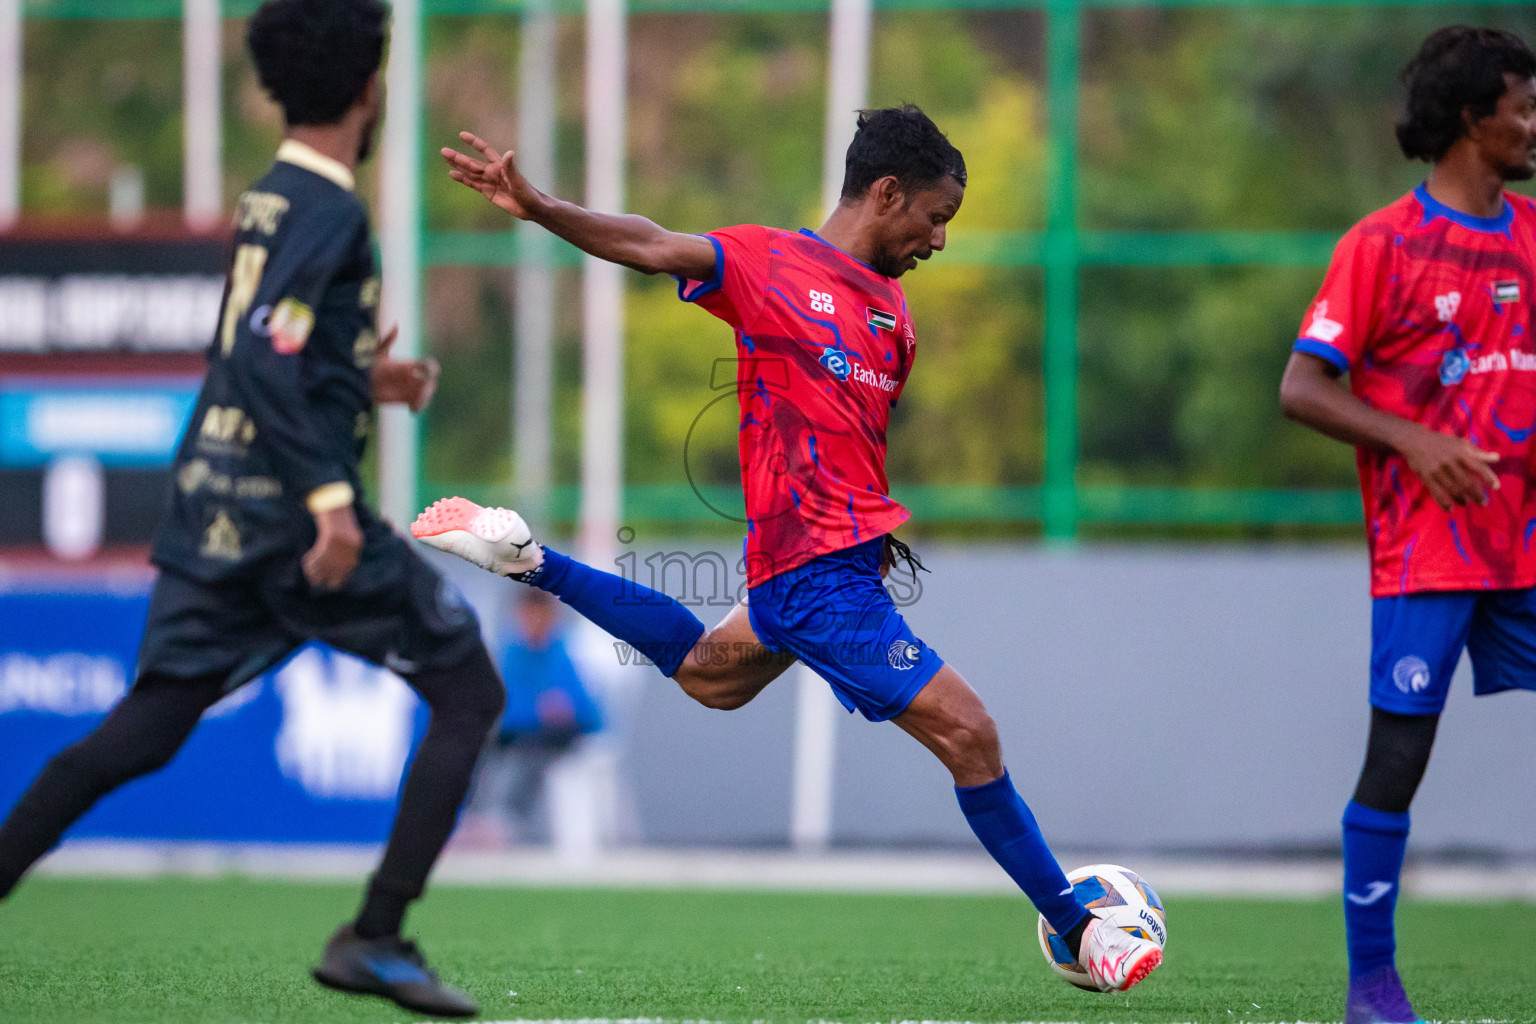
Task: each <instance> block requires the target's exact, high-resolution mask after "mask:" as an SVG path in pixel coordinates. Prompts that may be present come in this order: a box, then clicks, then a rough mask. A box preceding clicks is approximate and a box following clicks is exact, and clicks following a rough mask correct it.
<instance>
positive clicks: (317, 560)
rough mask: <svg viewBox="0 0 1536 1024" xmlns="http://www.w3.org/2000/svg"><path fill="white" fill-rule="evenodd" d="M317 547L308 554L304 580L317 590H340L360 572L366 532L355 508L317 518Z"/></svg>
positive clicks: (336, 511)
mask: <svg viewBox="0 0 1536 1024" xmlns="http://www.w3.org/2000/svg"><path fill="white" fill-rule="evenodd" d="M315 532H316V534H317V535H316V537H315V546H314V547H312V548H310V549H309V550H308V551H307V552H305V554H304V558H303V562H302V564H303V566H304V578H305V579H307V580H309V585H310V586H312V587H314V588H315V589H316V590H336V589H338V588H340V587H341V585H342V584H343V583H345V582H347V577H349V576H351V575H352V570H353V569H355V568H357V557H358V555H359V554H360V553H361V552H362V550H363V531H362V528H361V527H360V526H358V525H357V513H355V512H353V511H352V506H351V505H345V506H343V507H341V508H334V509H331V510H330V511H329V512H319V513H316V514H315Z"/></svg>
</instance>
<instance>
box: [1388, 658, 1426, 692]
mask: <svg viewBox="0 0 1536 1024" xmlns="http://www.w3.org/2000/svg"><path fill="white" fill-rule="evenodd" d="M1392 682H1394V683H1396V684H1397V688H1398V689H1399V690H1401V691H1402V692H1403V693H1421V692H1423V691H1424V690H1425V689H1427V688H1428V687H1429V666H1428V665H1426V664H1425V663H1424V659H1423V658H1418V657H1415V656H1414V655H1412V654H1409V655H1407V656H1405V657H1402V658H1399V659H1397V664H1396V665H1393V666H1392Z"/></svg>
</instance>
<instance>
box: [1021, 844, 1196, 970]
mask: <svg viewBox="0 0 1536 1024" xmlns="http://www.w3.org/2000/svg"><path fill="white" fill-rule="evenodd" d="M1067 881H1069V882H1071V883H1072V888H1073V889H1074V890H1075V891H1076V893H1077V895H1078V897H1079V898H1081V899H1082V901H1083V903H1084V904H1086V905H1087V907H1088V909H1089V910H1092V911H1093V912H1094V914H1095V915H1096V916H1098V917H1100V918H1102V919H1104V920H1105V921H1107V922H1108V923H1110V924H1112V925H1115V926H1116V927H1118V928H1124V929H1125V930H1126V931H1128V932H1130V933H1131V934H1132V935H1136V936H1139V937H1141V938H1143V939H1151V940H1152V941H1153V942H1155V943H1157V944H1158V946H1164V945H1167V943H1168V913H1167V911H1165V910H1164V909H1163V901H1162V900H1161V899H1159V898H1158V895H1157V893H1156V892H1155V891H1153V889H1152V887H1151V886H1150V885H1148V884H1147V883H1146V880H1145V879H1143V878H1142V877H1141V876H1140V875H1138V874H1137V873H1136V872H1134V871H1132V870H1131V869H1130V868H1123V867H1121V866H1120V865H1118V864H1090V865H1088V866H1087V867H1084V868H1078V869H1077V870H1076V871H1069V872H1067ZM1038 930H1039V933H1040V951H1041V952H1042V953H1044V954H1045V962H1046V963H1048V964H1050V965H1051V970H1053V971H1055V972H1056V974H1057V976H1058V977H1060V978H1062V979H1063V980H1065V981H1068V982H1071V983H1072V984H1073V985H1076V986H1077V987H1078V988H1081V989H1087V990H1088V991H1090V992H1097V991H1098V989H1097V988H1095V987H1094V985H1093V983H1092V982H1090V981H1089V980H1088V972H1087V971H1085V970H1083V968H1082V967H1081V966H1079V965H1078V962H1077V961H1076V960H1075V959H1073V957H1072V953H1071V951H1069V950H1068V949H1067V944H1066V942H1064V941H1063V940H1062V938H1061V936H1059V935H1057V934H1056V930H1055V929H1054V928H1052V927H1051V926H1050V925H1049V924H1048V923H1047V922H1046V920H1045V918H1044V917H1042V918H1040V925H1039V929H1038Z"/></svg>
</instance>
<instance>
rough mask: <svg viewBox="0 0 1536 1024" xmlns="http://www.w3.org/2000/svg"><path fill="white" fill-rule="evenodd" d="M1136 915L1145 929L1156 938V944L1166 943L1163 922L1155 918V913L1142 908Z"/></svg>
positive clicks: (1166, 938) (1166, 934) (1166, 937)
mask: <svg viewBox="0 0 1536 1024" xmlns="http://www.w3.org/2000/svg"><path fill="white" fill-rule="evenodd" d="M1137 916H1138V917H1140V918H1141V923H1142V924H1144V925H1146V926H1147V931H1149V932H1151V933H1152V937H1153V938H1155V939H1157V942H1158V945H1163V944H1165V943H1167V941H1168V933H1167V932H1165V931H1163V922H1161V921H1159V920H1158V919H1157V915H1156V914H1154V913H1152V911H1150V910H1147V909H1145V908H1143V909H1142V910H1140V911H1138V912H1137Z"/></svg>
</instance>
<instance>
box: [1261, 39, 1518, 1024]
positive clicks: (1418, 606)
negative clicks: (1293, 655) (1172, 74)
mask: <svg viewBox="0 0 1536 1024" xmlns="http://www.w3.org/2000/svg"><path fill="white" fill-rule="evenodd" d="M1533 76H1536V56H1533V55H1532V53H1531V51H1530V50H1529V49H1528V48H1527V47H1526V45H1525V43H1523V42H1522V41H1521V40H1520V39H1518V38H1517V37H1515V36H1514V35H1511V34H1510V33H1508V32H1501V31H1497V30H1494V29H1478V28H1468V27H1465V26H1455V27H1451V28H1444V29H1441V30H1440V31H1438V32H1436V33H1434V34H1433V35H1431V36H1430V37H1429V38H1428V39H1426V40H1425V41H1424V43H1423V45H1422V46H1421V47H1420V49H1419V52H1418V54H1417V55H1416V56H1415V57H1414V58H1413V59H1412V60H1411V61H1410V62H1409V64H1408V66H1407V67H1406V68H1405V69H1404V72H1403V80H1404V82H1405V83H1406V84H1407V86H1408V104H1407V113H1406V115H1405V116H1404V118H1403V119H1402V121H1400V122H1399V123H1398V126H1397V137H1398V141H1399V143H1400V144H1401V147H1402V150H1403V153H1404V155H1406V156H1407V157H1409V158H1410V159H1422V160H1427V161H1429V162H1430V163H1431V164H1432V168H1431V170H1430V173H1429V177H1428V179H1427V180H1426V181H1425V182H1424V184H1422V185H1420V186H1419V187H1418V188H1416V189H1414V190H1413V192H1411V193H1409V194H1408V195H1406V196H1404V197H1403V198H1401V199H1399V200H1398V201H1397V202H1395V203H1393V204H1392V205H1390V206H1388V207H1386V208H1385V209H1382V210H1378V211H1377V212H1375V213H1373V214H1371V215H1370V216H1368V217H1366V218H1365V219H1364V220H1362V221H1361V222H1360V223H1359V224H1356V225H1355V226H1354V227H1353V228H1351V229H1350V231H1349V233H1348V234H1346V235H1345V236H1344V238H1343V240H1341V241H1340V242H1339V246H1338V248H1337V250H1336V251H1335V252H1334V257H1333V262H1332V264H1331V265H1330V267H1329V269H1328V274H1327V276H1326V278H1325V279H1324V281H1323V286H1322V289H1321V291H1320V292H1319V293H1318V296H1317V299H1316V301H1315V303H1314V305H1313V307H1312V309H1311V311H1310V312H1309V313H1308V314H1307V317H1306V319H1305V321H1304V325H1303V328H1302V332H1301V337H1300V339H1299V340H1298V341H1297V342H1296V346H1295V351H1294V352H1293V353H1292V355H1291V358H1290V362H1289V363H1288V364H1287V366H1286V369H1285V376H1284V379H1283V380H1282V381H1281V384H1280V401H1281V406H1282V408H1283V409H1284V411H1285V415H1286V416H1287V417H1289V418H1290V419H1293V420H1296V421H1298V422H1300V423H1304V424H1306V425H1307V426H1309V427H1312V428H1313V429H1315V430H1318V431H1320V432H1322V433H1324V434H1327V435H1328V436H1329V437H1334V438H1337V439H1339V440H1341V441H1345V442H1347V443H1349V444H1352V445H1355V446H1356V451H1357V453H1358V455H1357V460H1358V463H1359V470H1360V486H1361V491H1362V494H1363V496H1364V501H1365V516H1366V523H1367V537H1368V539H1369V544H1370V551H1371V596H1372V598H1373V602H1372V626H1371V668H1370V673H1371V732H1370V739H1369V742H1368V744H1367V749H1366V757H1365V766H1364V768H1363V769H1362V770H1361V773H1360V780H1359V783H1358V785H1357V787H1356V789H1355V793H1354V798H1353V799H1352V800H1351V801H1350V803H1349V805H1348V807H1347V808H1346V809H1345V812H1344V915H1345V925H1346V933H1347V939H1348V947H1349V975H1350V984H1349V994H1348V996H1347V997H1346V1006H1347V1009H1346V1014H1345V1019H1346V1024H1386V1022H1390V1024H1397V1022H1412V1021H1417V1020H1418V1019H1419V1018H1418V1015H1417V1014H1416V1013H1415V1012H1414V1010H1413V1008H1412V1006H1411V1005H1410V1003H1409V1001H1408V997H1407V995H1406V994H1405V993H1404V991H1403V987H1402V982H1401V981H1400V980H1399V978H1398V975H1397V969H1396V965H1395V957H1394V954H1395V951H1396V939H1395V935H1394V930H1393V913H1394V910H1395V908H1396V904H1397V890H1398V884H1399V880H1400V875H1401V871H1402V862H1403V851H1404V849H1405V847H1406V845H1407V841H1408V806H1409V804H1410V803H1411V802H1412V800H1413V794H1414V791H1415V790H1416V789H1417V788H1418V785H1419V781H1420V779H1422V778H1423V775H1424V769H1425V766H1426V765H1427V764H1428V762H1429V752H1430V748H1431V746H1432V745H1433V743H1434V738H1435V728H1436V726H1437V724H1438V722H1439V718H1440V712H1441V711H1442V710H1443V709H1444V707H1445V699H1446V693H1447V691H1448V688H1449V686H1450V682H1451V675H1452V673H1453V672H1454V671H1455V669H1456V663H1457V661H1458V660H1459V659H1460V658H1461V652H1462V651H1463V650H1464V649H1465V650H1467V651H1468V652H1469V653H1470V655H1471V658H1472V668H1473V673H1474V676H1475V679H1476V692H1477V693H1479V694H1486V693H1494V692H1498V691H1502V690H1508V689H1515V688H1518V689H1536V591H1533V589H1532V588H1533V586H1536V553H1533V552H1532V551H1531V539H1532V533H1533V531H1536V480H1533V479H1532V472H1531V456H1532V434H1533V429H1536V339H1533V338H1532V336H1531V331H1532V328H1533V326H1536V325H1533V324H1532V320H1531V315H1530V311H1531V302H1532V298H1533V294H1532V293H1533V292H1536V202H1533V201H1532V200H1531V199H1530V198H1528V197H1526V196H1522V195H1517V194H1515V193H1512V192H1508V191H1506V190H1505V188H1504V186H1505V184H1506V183H1508V182H1511V181H1524V180H1528V179H1529V178H1531V176H1532V175H1533V174H1536V77H1533ZM1345 374H1347V375H1348V376H1349V388H1348V389H1347V390H1346V389H1345V388H1343V387H1341V386H1340V384H1339V378H1340V377H1341V376H1343V375H1345Z"/></svg>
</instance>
